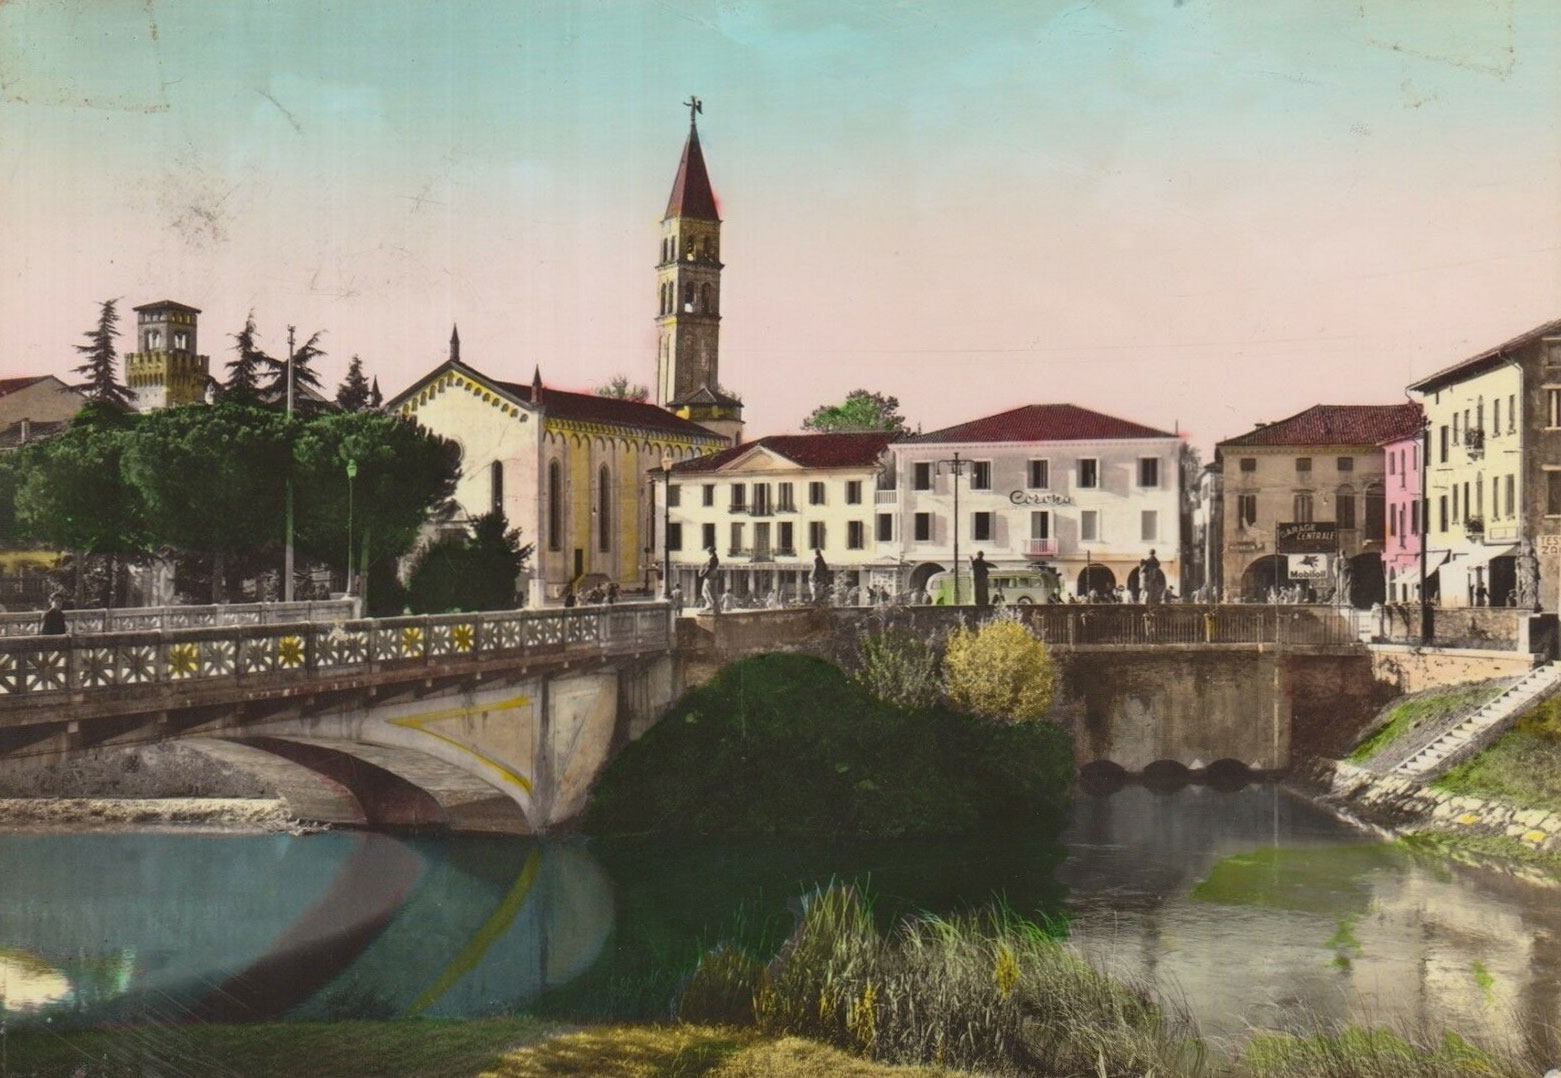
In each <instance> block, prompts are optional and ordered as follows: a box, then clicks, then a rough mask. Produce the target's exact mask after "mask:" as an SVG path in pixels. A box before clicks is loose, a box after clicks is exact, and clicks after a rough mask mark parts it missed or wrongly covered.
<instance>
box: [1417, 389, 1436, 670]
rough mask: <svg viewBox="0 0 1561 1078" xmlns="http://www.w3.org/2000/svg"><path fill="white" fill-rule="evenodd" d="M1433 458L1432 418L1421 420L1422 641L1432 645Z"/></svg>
mask: <svg viewBox="0 0 1561 1078" xmlns="http://www.w3.org/2000/svg"><path fill="white" fill-rule="evenodd" d="M1430 460H1431V418H1430V417H1429V416H1427V417H1426V418H1424V419H1422V420H1421V421H1420V495H1419V498H1418V501H1419V502H1420V643H1421V645H1422V646H1423V647H1429V646H1430V645H1431V638H1432V637H1433V636H1435V635H1436V633H1435V627H1434V626H1433V625H1432V624H1431V600H1430V597H1429V596H1428V595H1427V594H1426V585H1427V584H1428V583H1430V582H1429V581H1428V580H1426V553H1427V552H1426V548H1427V547H1429V546H1430V545H1431V490H1430V487H1429V486H1428V485H1427V483H1426V467H1427V465H1428V464H1429V463H1430Z"/></svg>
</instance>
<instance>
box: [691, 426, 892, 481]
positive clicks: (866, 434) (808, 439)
mask: <svg viewBox="0 0 1561 1078" xmlns="http://www.w3.org/2000/svg"><path fill="white" fill-rule="evenodd" d="M895 437H896V436H895V435H894V434H893V433H891V432H889V431H852V432H849V433H838V434H772V435H770V436H769V437H766V438H759V439H757V440H755V441H752V442H744V443H742V444H741V445H736V446H733V447H732V448H731V449H723V450H722V451H721V452H719V453H712V454H711V455H710V456H708V457H699V458H697V459H695V460H686V461H683V462H682V463H681V464H678V465H676V466H675V467H674V468H673V471H675V472H679V473H682V472H714V471H720V470H721V469H722V468H724V467H725V466H726V465H728V464H730V463H732V462H733V461H736V460H738V459H740V458H741V457H744V456H746V455H747V454H748V453H749V452H750V451H752V450H753V449H756V448H758V447H761V446H762V447H763V448H765V449H767V450H769V451H770V452H772V453H775V454H777V455H779V456H782V457H785V458H786V459H787V460H789V461H791V462H793V463H794V464H797V465H799V466H801V467H803V468H868V467H872V466H873V465H874V464H876V463H878V458H879V457H880V456H881V455H882V454H883V451H884V448H885V447H886V446H888V444H889V443H890V442H892V441H894V440H895Z"/></svg>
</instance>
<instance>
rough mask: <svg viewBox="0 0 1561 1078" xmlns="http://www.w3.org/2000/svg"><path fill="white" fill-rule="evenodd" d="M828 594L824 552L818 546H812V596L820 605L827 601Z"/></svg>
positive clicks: (827, 568) (826, 564)
mask: <svg viewBox="0 0 1561 1078" xmlns="http://www.w3.org/2000/svg"><path fill="white" fill-rule="evenodd" d="M828 595H829V563H828V562H827V561H825V560H824V552H823V551H822V550H820V549H819V548H818V547H814V548H813V597H814V599H815V600H817V601H818V603H819V605H820V606H822V605H824V604H825V603H826V602H827V601H828Z"/></svg>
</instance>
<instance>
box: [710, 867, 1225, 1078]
mask: <svg viewBox="0 0 1561 1078" xmlns="http://www.w3.org/2000/svg"><path fill="white" fill-rule="evenodd" d="M711 958H712V963H711V965H710V966H709V967H708V968H706V967H705V966H701V969H700V972H699V974H697V975H696V977H695V982H694V983H695V984H699V985H700V986H701V989H700V992H701V998H729V997H731V996H736V995H741V994H742V993H743V992H744V991H745V990H748V986H749V985H751V984H752V983H753V978H752V976H751V974H748V973H745V972H744V969H745V967H741V966H737V965H735V964H734V963H732V962H731V960H730V958H729V957H728V956H727V955H725V954H724V953H723V951H716V952H712V956H711ZM727 971H733V972H736V973H737V974H738V975H739V976H740V977H741V979H740V980H737V979H734V980H733V981H732V982H731V984H730V988H729V991H727V992H724V993H723V992H717V991H715V990H714V989H713V988H712V985H711V983H710V982H711V981H712V980H716V979H719V978H721V977H723V976H726V975H727ZM752 1010H753V1020H752V1023H753V1024H754V1025H756V1026H757V1027H758V1028H759V1029H760V1030H761V1031H762V1032H764V1033H765V1034H768V1035H770V1036H777V1035H787V1034H790V1035H796V1036H804V1037H810V1038H813V1039H815V1040H820V1041H824V1042H826V1043H830V1044H835V1045H838V1046H840V1047H843V1048H846V1049H848V1050H850V1051H853V1052H857V1053H859V1054H861V1055H865V1056H868V1057H870V1058H873V1059H877V1060H881V1061H883V1062H890V1063H938V1064H944V1065H948V1066H954V1067H960V1068H964V1069H974V1070H980V1071H984V1072H994V1071H995V1072H1000V1073H1015V1072H1017V1073H1022V1074H1038V1075H1039V1074H1046V1075H1051V1074H1057V1075H1062V1074H1097V1073H1099V1074H1123V1075H1126V1074H1135V1075H1136V1074H1148V1073H1154V1074H1167V1075H1169V1074H1176V1075H1196V1074H1198V1073H1200V1072H1201V1071H1202V1069H1203V1053H1202V1048H1201V1046H1200V1045H1199V1044H1198V1043H1197V1041H1196V1040H1195V1039H1193V1037H1192V1035H1191V1026H1190V1024H1189V1023H1187V1022H1186V1021H1185V1020H1184V1019H1183V1018H1181V1017H1180V1016H1179V1015H1175V1014H1171V1013H1169V1012H1168V1011H1167V1010H1166V1009H1165V1008H1164V1007H1163V1006H1161V1005H1160V1004H1158V1003H1156V1002H1155V1001H1154V1000H1153V999H1151V998H1150V997H1149V996H1148V995H1147V994H1146V993H1143V992H1138V991H1135V990H1132V989H1129V988H1126V987H1124V986H1122V985H1120V984H1118V983H1116V982H1114V981H1112V980H1111V979H1110V978H1108V977H1106V976H1105V975H1104V974H1102V973H1100V972H1098V971H1097V970H1095V969H1094V968H1093V967H1091V966H1090V965H1088V964H1087V963H1085V962H1083V961H1082V960H1080V959H1079V958H1077V957H1076V956H1075V955H1073V954H1072V952H1070V951H1068V950H1067V949H1066V948H1065V947H1064V946H1063V945H1062V944H1060V943H1058V942H1057V941H1056V940H1055V939H1053V938H1052V937H1051V935H1050V934H1049V933H1047V932H1046V931H1045V930H1044V929H1042V928H1041V927H1039V926H1037V925H1034V924H1030V923H1028V922H1025V921H1022V920H1020V919H1018V918H1016V917H1014V916H1013V915H1012V914H1010V913H1009V912H1007V911H1006V910H1002V909H995V910H989V911H987V912H986V913H983V914H975V915H970V916H966V917H963V918H959V919H955V920H940V919H936V918H922V919H918V920H913V921H907V922H904V923H902V924H901V925H900V926H899V927H898V928H896V929H895V930H894V931H893V932H891V933H890V934H888V935H887V936H885V935H881V934H880V933H879V932H878V931H877V930H876V929H875V928H874V925H873V918H872V917H871V915H870V913H869V911H868V908H867V905H866V903H865V902H864V901H863V899H862V898H861V896H860V895H859V894H858V893H857V892H856V891H855V890H852V889H849V888H840V887H835V888H830V889H828V890H825V891H821V892H818V893H816V894H814V895H813V896H811V898H810V899H809V901H808V902H807V905H806V909H805V911H804V913H803V915H802V918H801V920H800V922H799V924H798V926H797V929H796V931H795V933H794V934H793V935H792V937H791V939H790V940H789V941H788V942H787V944H786V946H785V947H784V948H783V949H782V951H781V953H780V954H779V956H777V957H776V959H775V961H774V962H772V963H771V964H770V966H769V968H768V970H767V971H766V974H765V976H764V977H763V978H762V979H761V980H760V982H759V986H758V988H757V989H754V990H753V1008H752ZM679 1013H680V1014H681V1015H682V1016H683V1017H684V1018H685V1019H689V1020H699V1021H716V1020H728V1021H729V1020H730V1014H731V1012H730V1011H729V1010H726V1009H724V1008H723V1009H722V1010H721V1011H720V1012H716V1013H711V1014H709V1015H706V1014H703V1013H701V1008H700V1006H699V1005H698V1004H697V1002H692V1001H691V999H690V997H687V996H685V998H684V1002H683V1005H682V1007H681V1008H680V1012H679ZM717 1013H719V1014H721V1015H723V1016H724V1017H723V1018H721V1019H718V1018H717Z"/></svg>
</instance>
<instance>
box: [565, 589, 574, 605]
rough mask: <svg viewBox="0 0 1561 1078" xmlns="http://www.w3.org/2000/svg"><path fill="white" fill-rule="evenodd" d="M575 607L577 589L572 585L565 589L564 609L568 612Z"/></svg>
mask: <svg viewBox="0 0 1561 1078" xmlns="http://www.w3.org/2000/svg"><path fill="white" fill-rule="evenodd" d="M574 605H575V589H574V585H570V586H568V587H566V588H565V589H564V609H565V610H568V609H570V608H571V607H573V606H574Z"/></svg>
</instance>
